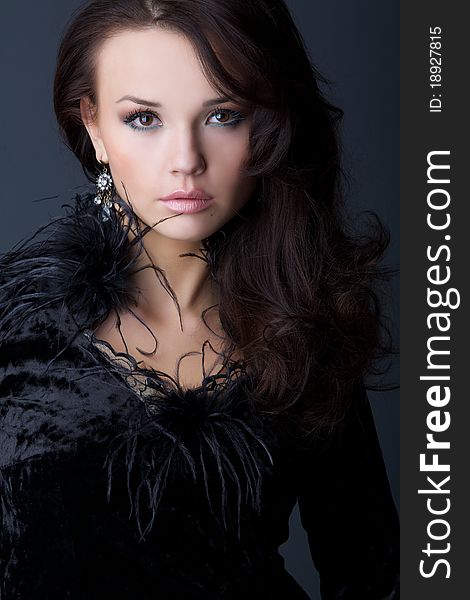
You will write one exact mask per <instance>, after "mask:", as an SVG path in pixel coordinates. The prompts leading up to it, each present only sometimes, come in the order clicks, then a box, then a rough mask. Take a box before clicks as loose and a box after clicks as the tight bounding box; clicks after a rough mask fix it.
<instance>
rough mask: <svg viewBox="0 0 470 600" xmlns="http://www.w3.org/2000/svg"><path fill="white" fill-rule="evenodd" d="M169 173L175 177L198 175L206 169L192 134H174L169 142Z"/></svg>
mask: <svg viewBox="0 0 470 600" xmlns="http://www.w3.org/2000/svg"><path fill="white" fill-rule="evenodd" d="M170 146H171V148H170V149H169V155H170V171H171V173H172V174H175V175H178V174H179V175H181V174H182V175H200V174H201V173H203V172H204V170H205V168H206V161H205V159H204V155H203V152H202V148H201V146H200V143H199V141H198V140H197V138H196V135H195V134H194V132H191V131H186V132H183V131H182V132H180V133H178V134H175V137H174V138H173V139H172V141H171V142H170Z"/></svg>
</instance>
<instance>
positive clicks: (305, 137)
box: [54, 0, 393, 429]
mask: <svg viewBox="0 0 470 600" xmlns="http://www.w3.org/2000/svg"><path fill="white" fill-rule="evenodd" d="M152 27H160V28H164V29H166V30H169V31H176V32H179V33H182V34H184V35H185V36H186V37H187V38H188V39H189V41H190V42H191V43H192V45H193V47H194V49H195V51H196V54H197V56H198V59H199V61H200V64H201V68H202V69H203V72H204V74H205V76H206V77H207V79H208V81H209V82H210V83H211V85H212V86H213V87H214V88H215V89H216V90H217V91H219V92H220V93H221V94H223V95H226V96H228V97H231V98H233V99H236V100H237V101H238V102H240V103H242V105H243V106H244V107H245V110H249V111H250V113H251V116H252V119H251V122H252V126H251V130H250V155H249V160H248V161H247V164H246V171H245V174H246V175H247V176H257V177H258V181H259V188H258V189H257V191H256V194H255V196H256V195H258V194H261V197H262V201H261V202H255V201H252V200H250V201H248V203H247V204H246V205H245V206H244V207H243V209H242V210H241V211H240V212H239V213H238V214H237V215H236V216H235V217H233V218H232V219H231V220H230V221H229V223H227V224H226V225H225V226H224V227H223V228H222V229H221V230H219V231H217V232H216V233H214V234H213V235H212V236H210V237H209V238H207V239H206V240H203V245H204V248H205V249H206V250H207V256H208V261H209V264H210V269H211V275H212V277H213V278H214V280H215V281H216V282H217V283H218V286H219V290H220V303H219V307H218V308H219V314H220V320H221V324H222V326H223V328H224V331H225V332H226V333H227V340H228V341H227V350H228V352H229V353H230V352H231V351H233V350H234V349H235V348H238V349H240V350H241V352H242V355H243V356H244V357H245V360H246V361H247V364H249V365H250V369H251V371H252V372H253V373H254V374H255V375H256V381H257V392H258V397H259V402H260V404H261V405H263V409H264V410H265V411H268V412H270V413H272V414H279V413H281V412H284V411H286V410H287V409H289V411H288V413H286V414H289V416H294V417H295V418H297V417H300V419H301V422H302V423H303V424H304V425H306V427H307V429H314V428H316V427H317V426H318V425H320V424H331V423H332V422H334V421H335V419H336V418H337V417H338V416H339V415H340V414H341V413H342V411H343V409H344V408H345V406H346V405H347V403H348V399H349V397H350V396H351V394H350V391H351V389H352V386H353V385H354V384H355V383H356V382H357V381H358V380H361V379H363V378H364V377H365V376H366V375H368V374H369V375H370V374H378V373H380V372H381V371H380V369H379V367H378V361H377V359H378V358H380V357H383V356H384V355H385V354H388V355H391V354H393V349H392V346H391V337H390V331H389V329H388V327H387V326H386V325H385V319H384V318H383V314H382V310H381V302H380V301H379V289H380V286H382V285H383V282H385V281H387V280H388V279H389V278H390V276H391V274H392V271H391V270H390V269H389V268H386V267H385V266H383V264H382V258H383V255H384V252H385V250H386V248H387V246H388V243H389V237H390V236H389V233H388V231H387V230H386V229H385V227H384V226H383V224H382V223H381V221H380V219H379V218H378V216H377V215H376V214H375V213H373V212H370V211H369V212H368V213H366V215H368V217H369V218H368V219H367V220H365V222H364V227H363V229H362V232H360V231H358V230H357V229H356V230H354V228H353V227H352V219H351V218H350V217H348V215H347V212H346V206H345V201H344V198H345V189H346V182H347V181H346V179H347V178H346V176H345V174H344V172H343V171H342V168H341V164H340V143H339V137H338V126H339V123H340V121H341V117H342V116H343V111H342V110H341V109H339V108H338V107H336V106H334V105H333V104H331V103H330V102H328V101H327V99H326V98H325V96H324V94H323V93H322V91H321V90H320V86H319V84H323V85H326V84H328V81H327V80H326V79H325V78H324V77H323V76H322V75H321V74H320V73H319V72H318V70H317V69H316V68H315V66H314V65H313V64H312V61H311V60H310V58H309V56H308V53H307V51H306V48H305V45H304V42H303V39H302V37H301V35H300V33H299V31H298V29H297V27H296V26H295V24H294V22H293V20H292V17H291V15H290V13H289V10H288V8H287V6H286V5H285V3H284V2H283V1H282V0H250V1H249V2H247V1H246V0H93V1H91V2H89V3H88V4H86V5H84V6H83V7H82V8H80V9H79V10H78V11H77V12H76V13H75V14H74V15H73V17H72V20H71V22H70V23H69V26H68V28H67V30H66V32H65V34H64V36H63V39H62V42H61V45H60V49H59V53H58V62H57V69H56V75H55V82H54V106H55V112H56V115H57V119H58V123H59V126H60V130H61V132H62V134H63V138H64V140H65V142H66V144H67V146H68V147H69V148H70V149H71V150H72V151H73V152H74V153H75V155H76V156H77V157H78V159H79V160H80V162H81V164H82V167H83V170H84V172H85V174H86V176H87V177H88V178H89V179H90V180H92V181H94V180H95V178H96V176H97V175H98V172H99V168H100V165H99V164H98V163H97V161H96V159H95V153H94V149H93V146H92V143H91V141H90V139H89V136H88V134H87V132H86V129H85V127H84V125H83V123H82V120H81V115H80V105H79V104H80V98H81V97H83V96H89V97H90V98H91V99H92V101H95V98H96V95H95V87H94V81H95V78H94V74H95V66H96V58H97V54H98V50H99V47H100V45H101V44H102V43H103V42H104V40H106V39H107V38H108V37H109V36H111V35H112V34H114V33H116V32H119V31H122V30H141V29H145V28H152ZM369 387H370V386H369Z"/></svg>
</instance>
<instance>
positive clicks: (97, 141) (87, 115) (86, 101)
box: [80, 96, 109, 164]
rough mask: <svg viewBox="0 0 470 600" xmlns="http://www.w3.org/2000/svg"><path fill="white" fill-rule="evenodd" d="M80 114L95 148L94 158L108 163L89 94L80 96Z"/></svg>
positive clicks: (94, 108)
mask: <svg viewBox="0 0 470 600" xmlns="http://www.w3.org/2000/svg"><path fill="white" fill-rule="evenodd" d="M80 114H81V117H82V121H83V124H84V125H85V127H86V130H87V131H88V135H89V136H90V140H91V141H92V143H93V146H94V148H95V153H96V159H97V160H98V161H101V162H103V163H107V164H108V163H109V160H108V155H107V153H106V148H105V146H104V143H103V140H102V139H101V134H100V129H99V126H98V119H97V112H96V107H95V105H94V104H93V102H92V101H91V100H90V97H89V96H84V97H82V98H80Z"/></svg>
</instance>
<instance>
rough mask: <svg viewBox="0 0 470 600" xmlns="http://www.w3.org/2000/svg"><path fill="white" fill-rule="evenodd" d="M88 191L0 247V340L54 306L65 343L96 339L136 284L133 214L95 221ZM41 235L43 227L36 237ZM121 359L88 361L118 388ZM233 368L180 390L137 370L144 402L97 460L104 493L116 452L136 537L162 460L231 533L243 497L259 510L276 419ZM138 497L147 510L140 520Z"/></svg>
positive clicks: (162, 470) (155, 494)
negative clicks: (195, 486) (200, 492)
mask: <svg viewBox="0 0 470 600" xmlns="http://www.w3.org/2000/svg"><path fill="white" fill-rule="evenodd" d="M93 199H94V194H91V193H86V194H82V195H80V194H77V195H76V196H75V202H74V204H73V205H72V206H70V205H65V207H66V209H67V210H66V214H65V215H63V216H61V217H58V218H55V219H54V220H52V221H51V222H50V223H48V224H47V225H46V226H45V227H42V228H40V229H39V230H37V231H36V232H35V233H34V234H33V235H32V236H31V237H30V238H29V239H27V240H25V241H24V242H23V243H22V244H21V245H19V246H18V247H14V248H13V249H12V250H11V251H9V252H7V253H5V254H3V255H1V256H0V284H1V288H0V289H1V291H0V348H1V346H2V344H5V343H7V342H8V339H11V338H12V337H13V336H15V335H21V326H22V324H23V323H25V322H26V321H28V320H30V319H34V318H38V314H40V313H42V312H44V311H48V310H55V309H58V310H59V311H62V313H61V314H62V316H61V317H60V319H59V320H58V322H57V323H56V324H55V325H57V326H58V327H60V329H61V332H62V334H65V337H66V339H67V344H71V343H73V341H74V340H76V338H77V337H79V338H80V336H81V339H83V336H85V337H87V339H88V342H89V343H90V344H93V346H94V347H96V344H94V342H96V340H94V339H93V336H92V335H90V334H91V330H90V327H91V326H92V324H93V323H96V322H98V321H100V320H101V319H102V318H104V316H105V315H106V314H107V313H108V311H109V310H110V309H111V308H112V307H116V308H120V309H127V308H129V307H132V306H135V305H137V300H138V293H139V291H138V290H136V289H135V288H132V287H131V286H130V285H129V278H130V276H131V274H132V272H133V270H134V268H135V266H136V261H137V258H138V256H139V254H140V252H141V251H142V245H140V244H139V243H138V242H135V241H134V242H135V243H132V242H131V241H129V237H128V229H127V227H128V226H132V227H133V230H135V227H136V221H135V219H134V217H133V213H132V212H131V211H130V210H128V211H126V212H124V213H123V214H124V215H125V216H126V218H127V223H128V225H127V226H126V225H125V221H124V219H123V216H122V215H119V214H118V213H117V212H115V211H113V212H112V213H111V218H110V219H109V220H108V221H104V222H103V221H102V220H101V218H100V214H99V207H97V206H96V204H95V203H94V201H93ZM126 206H127V205H126ZM124 208H125V207H124ZM40 234H46V236H45V237H44V239H41V240H38V241H35V238H36V237H37V236H38V235H40ZM64 350H65V348H62V349H61V350H60V352H59V354H60V353H61V352H63V351H64ZM114 358H115V359H116V358H119V357H118V356H116V355H115V356H114ZM120 358H124V359H126V360H127V364H125V365H123V364H122V361H119V360H109V361H106V360H102V359H103V353H101V354H100V357H99V358H98V357H97V363H99V364H100V365H101V367H102V368H103V369H106V370H107V371H108V372H109V371H111V372H112V373H113V374H115V375H117V376H118V378H119V379H120V381H125V385H124V390H125V392H126V393H130V392H131V390H132V385H130V384H129V379H128V377H129V375H130V372H133V375H135V376H139V377H142V375H143V374H144V373H143V371H142V370H140V369H138V368H137V366H136V364H135V360H134V359H133V357H131V356H129V355H125V354H122V353H121V357H120ZM126 360H125V361H124V362H126ZM133 360H134V362H133ZM232 374H233V373H232V372H231V371H230V370H229V372H228V373H227V374H226V376H221V377H219V379H214V378H208V379H207V380H204V382H203V384H202V385H201V386H199V387H198V388H195V389H189V390H182V389H181V388H180V387H179V386H178V385H165V384H164V383H163V380H162V379H161V378H159V377H152V376H151V374H149V373H148V372H146V373H145V378H144V384H145V385H144V387H145V390H146V393H145V394H142V393H141V392H142V390H141V389H139V390H137V391H138V396H139V400H140V401H141V406H142V407H143V408H145V410H143V411H142V410H141V411H140V412H138V417H137V420H136V419H135V415H134V416H133V418H132V420H130V421H129V429H128V431H127V432H125V434H122V435H119V436H117V437H116V438H115V439H114V440H113V443H112V444H111V446H110V447H109V452H108V454H107V457H106V461H105V466H106V468H107V474H108V498H109V495H110V493H111V488H112V479H113V473H114V465H115V463H116V461H119V460H120V461H122V462H123V464H124V465H125V472H126V473H127V484H128V485H127V487H128V491H129V501H130V505H131V512H133V513H134V515H135V517H136V522H137V526H138V530H139V533H140V535H141V539H143V538H144V537H145V536H146V534H148V533H149V531H150V529H151V528H152V525H153V522H154V519H155V516H156V513H157V509H158V506H159V504H160V501H161V498H162V494H163V492H164V490H165V488H166V485H167V481H168V473H169V471H170V465H171V469H172V470H173V474H176V475H177V476H180V477H185V478H187V477H190V478H191V479H192V480H194V482H200V483H202V484H203V489H204V490H205V494H206V499H207V504H208V507H209V508H210V511H211V513H212V514H213V515H214V517H215V518H216V520H217V522H218V523H219V524H220V526H221V528H222V529H224V530H228V529H231V528H233V527H234V528H235V530H236V531H237V534H238V536H239V535H240V510H241V506H242V504H245V505H246V507H247V508H249V509H250V510H255V511H256V512H259V511H260V507H261V500H262V498H261V488H262V476H263V473H266V472H270V471H271V468H272V466H273V455H272V452H271V451H270V448H269V443H268V442H267V439H266V436H267V432H268V431H269V435H270V436H271V440H272V441H273V440H274V438H275V436H273V435H272V434H273V431H274V429H275V427H274V425H275V424H274V421H272V419H270V418H269V419H268V417H267V416H265V415H261V414H258V413H256V411H255V410H254V406H255V403H254V400H253V398H252V392H253V389H252V387H251V382H250V379H249V378H248V377H247V376H246V374H245V376H241V377H238V378H236V379H235V380H233V378H232ZM131 375H132V373H131ZM141 382H142V378H141ZM134 391H135V390H134ZM268 420H269V424H268ZM267 424H268V427H267ZM131 480H132V482H133V484H131ZM231 491H232V492H233V493H231ZM229 497H231V498H232V499H233V501H232V504H231V506H230V503H229V502H228V501H227V499H228V498H229ZM142 506H145V507H146V509H147V514H150V519H149V520H148V522H147V525H144V524H143V517H142V515H143V513H144V511H143V510H142ZM148 511H149V512H148Z"/></svg>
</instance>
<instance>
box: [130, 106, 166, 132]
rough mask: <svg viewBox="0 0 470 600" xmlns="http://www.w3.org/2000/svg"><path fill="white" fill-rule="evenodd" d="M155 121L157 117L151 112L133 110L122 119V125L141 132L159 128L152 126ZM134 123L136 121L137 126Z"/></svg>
mask: <svg viewBox="0 0 470 600" xmlns="http://www.w3.org/2000/svg"><path fill="white" fill-rule="evenodd" d="M156 119H158V117H157V115H156V114H155V113H153V112H152V111H151V110H134V111H131V112H130V113H128V114H127V115H126V116H125V117H124V123H126V124H127V125H129V127H132V129H137V130H140V131H143V130H144V129H157V128H159V127H160V126H159V125H154V126H152V124H153V123H154V121H155V120H156ZM158 120H160V119H158ZM134 121H137V122H138V125H137V124H136V123H134Z"/></svg>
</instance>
